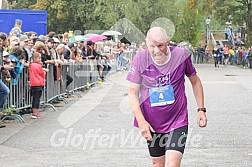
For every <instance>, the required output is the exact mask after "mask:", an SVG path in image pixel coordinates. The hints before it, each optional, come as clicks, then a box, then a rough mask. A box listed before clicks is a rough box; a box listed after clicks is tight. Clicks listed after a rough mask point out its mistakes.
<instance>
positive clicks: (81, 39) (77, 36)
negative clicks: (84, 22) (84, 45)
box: [74, 35, 88, 41]
mask: <svg viewBox="0 0 252 167" xmlns="http://www.w3.org/2000/svg"><path fill="white" fill-rule="evenodd" d="M87 38H88V37H85V36H84V35H76V36H74V39H75V41H85V40H86V39H87Z"/></svg>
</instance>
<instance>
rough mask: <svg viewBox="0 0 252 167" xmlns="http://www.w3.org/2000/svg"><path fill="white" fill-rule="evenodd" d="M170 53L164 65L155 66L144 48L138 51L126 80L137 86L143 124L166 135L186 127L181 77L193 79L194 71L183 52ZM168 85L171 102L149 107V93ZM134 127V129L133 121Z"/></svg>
mask: <svg viewBox="0 0 252 167" xmlns="http://www.w3.org/2000/svg"><path fill="white" fill-rule="evenodd" d="M170 53H171V54H170V58H169V61H168V62H167V63H165V64H163V65H157V64H156V63H155V62H154V61H153V59H152V57H151V55H150V53H149V51H148V50H147V49H146V50H143V51H140V52H138V53H137V54H136V55H135V57H134V59H133V61H132V63H131V67H130V69H129V72H128V75H127V78H126V79H127V80H128V81H130V82H132V83H136V84H140V85H141V87H140V100H139V102H140V108H141V110H142V113H143V116H144V118H145V119H146V121H147V122H148V123H149V124H150V125H151V126H152V128H153V129H154V130H155V132H157V133H168V132H170V131H173V130H174V129H177V128H180V127H182V126H185V125H188V110H187V98H186V94H185V75H186V76H187V77H190V76H194V75H195V74H196V70H195V68H194V66H193V64H192V61H191V57H190V55H189V54H188V52H187V51H186V50H185V49H183V48H179V47H170ZM168 86H169V87H168ZM170 86H172V87H173V94H174V98H175V101H172V102H171V103H166V104H163V105H160V106H158V105H154V106H153V105H152V102H151V101H153V100H152V99H151V98H150V97H152V94H150V90H153V88H154V89H156V88H160V87H168V88H170ZM168 88H167V89H168ZM154 100H155V98H154ZM134 126H136V127H138V123H137V120H136V118H135V119H134Z"/></svg>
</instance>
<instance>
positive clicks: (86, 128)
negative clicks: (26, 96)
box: [0, 65, 252, 167]
mask: <svg viewBox="0 0 252 167" xmlns="http://www.w3.org/2000/svg"><path fill="white" fill-rule="evenodd" d="M196 67H197V70H198V73H199V75H200V77H201V79H202V82H203V86H204V89H205V96H206V100H205V101H206V107H207V109H208V111H207V115H208V119H209V123H208V127H207V128H205V129H200V128H198V127H197V125H196V108H197V107H196V102H195V100H194V97H193V94H192V90H191V87H190V84H189V83H188V80H186V87H187V96H188V103H189V110H190V114H189V119H190V125H189V128H190V129H189V132H190V135H189V136H188V142H187V149H186V151H185V154H184V158H183V162H182V166H183V167H208V166H209V167H226V166H232V167H236V166H237V167H250V166H252V160H251V159H252V144H251V140H252V123H251V122H252V103H251V99H252V84H251V83H252V71H251V70H249V69H240V68H237V67H224V66H221V67H220V68H218V69H214V68H213V65H196ZM125 75H126V72H119V73H117V74H115V75H113V76H111V77H110V80H111V81H110V85H98V86H96V87H95V88H93V89H92V91H89V92H84V93H81V95H82V98H81V99H78V98H76V97H71V98H69V99H68V101H69V102H70V103H69V104H63V103H61V104H59V105H58V106H59V107H57V109H58V111H56V112H54V111H51V110H50V109H47V110H46V111H44V112H43V115H44V116H45V118H43V119H40V120H31V119H30V118H29V116H25V120H26V121H27V122H26V123H25V124H21V123H19V122H17V121H14V122H11V123H7V127H6V128H4V129H0V150H1V152H0V166H1V167H16V166H18V167H19V166H22V167H30V166H42V167H55V166H57V167H58V166H77V167H79V166H80V167H107V166H108V167H119V166H120V167H122V166H125V167H126V166H127V167H148V166H151V162H150V160H149V156H148V152H147V148H146V143H145V141H144V139H143V138H141V137H140V135H139V133H138V129H135V128H133V127H132V123H133V114H132V113H131V112H130V109H129V105H128V96H127V89H128V83H127V82H126V81H125Z"/></svg>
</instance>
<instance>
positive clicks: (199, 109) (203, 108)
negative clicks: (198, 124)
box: [197, 107, 206, 112]
mask: <svg viewBox="0 0 252 167" xmlns="http://www.w3.org/2000/svg"><path fill="white" fill-rule="evenodd" d="M197 111H198V112H199V111H203V112H206V108H205V107H202V108H198V110H197Z"/></svg>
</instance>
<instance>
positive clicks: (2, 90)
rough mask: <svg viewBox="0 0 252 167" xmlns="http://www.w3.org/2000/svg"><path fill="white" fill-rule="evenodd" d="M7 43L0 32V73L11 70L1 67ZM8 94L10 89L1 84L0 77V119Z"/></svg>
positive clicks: (9, 67) (7, 66)
mask: <svg viewBox="0 0 252 167" xmlns="http://www.w3.org/2000/svg"><path fill="white" fill-rule="evenodd" d="M6 41H7V36H6V34H4V33H2V32H0V72H3V71H4V70H12V69H13V67H11V65H10V64H5V65H3V62H2V60H3V53H4V46H5V43H6ZM9 93H10V89H9V88H8V87H7V86H6V85H5V84H4V83H3V81H2V79H1V75H0V96H1V98H0V117H2V116H4V108H3V107H4V103H5V102H6V100H7V98H8V96H9Z"/></svg>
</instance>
